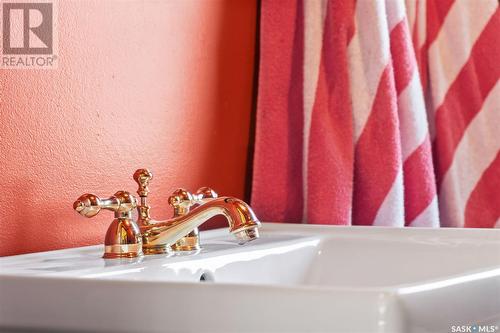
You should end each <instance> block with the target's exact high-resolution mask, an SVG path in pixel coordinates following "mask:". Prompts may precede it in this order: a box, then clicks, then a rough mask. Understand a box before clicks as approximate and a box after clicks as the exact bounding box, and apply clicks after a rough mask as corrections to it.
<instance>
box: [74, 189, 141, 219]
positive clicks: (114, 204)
mask: <svg viewBox="0 0 500 333" xmlns="http://www.w3.org/2000/svg"><path fill="white" fill-rule="evenodd" d="M136 206H137V200H136V199H135V197H134V196H133V195H131V194H130V193H128V192H125V191H118V192H116V193H115V195H114V196H112V197H109V198H99V197H98V196H97V195H94V194H90V193H86V194H84V195H82V196H80V197H79V198H78V199H77V200H76V201H75V203H74V204H73V209H74V210H76V211H77V212H78V213H79V214H80V215H82V216H85V217H94V216H96V215H97V214H98V213H99V212H100V211H101V209H107V210H111V211H114V212H115V216H116V217H129V215H130V213H131V210H132V209H134V208H135V207H136Z"/></svg>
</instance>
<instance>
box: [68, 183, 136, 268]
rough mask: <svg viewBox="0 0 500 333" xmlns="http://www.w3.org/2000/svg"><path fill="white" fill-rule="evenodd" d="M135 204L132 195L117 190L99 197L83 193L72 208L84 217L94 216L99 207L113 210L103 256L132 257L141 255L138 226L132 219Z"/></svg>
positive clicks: (99, 209)
mask: <svg viewBox="0 0 500 333" xmlns="http://www.w3.org/2000/svg"><path fill="white" fill-rule="evenodd" d="M136 206H137V200H136V199H135V197H134V196H133V195H131V194H130V193H128V192H125V191H118V192H116V193H115V195H114V196H112V197H109V198H104V199H101V198H99V197H98V196H96V195H94V194H84V195H82V196H80V197H79V198H78V199H77V200H76V201H75V203H74V204H73V209H74V210H76V211H77V212H78V213H79V214H80V215H82V216H85V217H88V218H90V217H94V216H96V215H97V214H98V213H99V212H100V211H101V209H107V210H111V211H114V212H115V219H114V220H113V222H111V225H110V226H109V228H108V231H107V232H106V237H105V239H104V245H105V251H104V258H134V257H137V256H140V255H142V237H141V234H140V230H139V227H138V226H137V224H136V223H135V222H134V221H133V220H132V210H133V209H134V208H135V207H136Z"/></svg>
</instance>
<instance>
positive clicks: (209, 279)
mask: <svg viewBox="0 0 500 333" xmlns="http://www.w3.org/2000/svg"><path fill="white" fill-rule="evenodd" d="M213 281H214V277H213V275H212V274H211V273H210V272H204V273H203V274H201V275H200V282H213Z"/></svg>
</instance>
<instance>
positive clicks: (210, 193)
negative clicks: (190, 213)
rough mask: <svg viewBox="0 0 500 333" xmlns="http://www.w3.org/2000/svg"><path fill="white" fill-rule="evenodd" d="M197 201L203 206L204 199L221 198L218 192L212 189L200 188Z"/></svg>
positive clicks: (197, 192)
mask: <svg viewBox="0 0 500 333" xmlns="http://www.w3.org/2000/svg"><path fill="white" fill-rule="evenodd" d="M195 196H196V201H197V203H199V204H201V203H203V199H216V198H218V197H219V195H218V194H217V192H215V191H214V190H212V189H211V188H210V187H206V186H204V187H200V188H199V189H198V191H196V194H195Z"/></svg>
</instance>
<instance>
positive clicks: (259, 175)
mask: <svg viewBox="0 0 500 333" xmlns="http://www.w3.org/2000/svg"><path fill="white" fill-rule="evenodd" d="M261 17H262V21H261V61H260V70H259V71H260V77H259V99H258V111H257V131H256V142H255V155H254V175H253V186H252V205H253V207H254V209H255V210H256V212H257V213H258V214H259V215H260V216H261V218H262V219H263V220H268V221H284V222H306V223H318V224H343V225H350V224H353V225H388V226H427V227H437V226H454V227H463V226H466V227H494V226H497V227H498V226H499V220H500V157H499V150H500V83H499V77H500V10H499V4H498V1H497V0H477V1H473V0H406V1H403V0H379V1H371V0H357V1H354V0H353V1H344V0H286V1H272V0H263V2H262V15H261Z"/></svg>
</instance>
